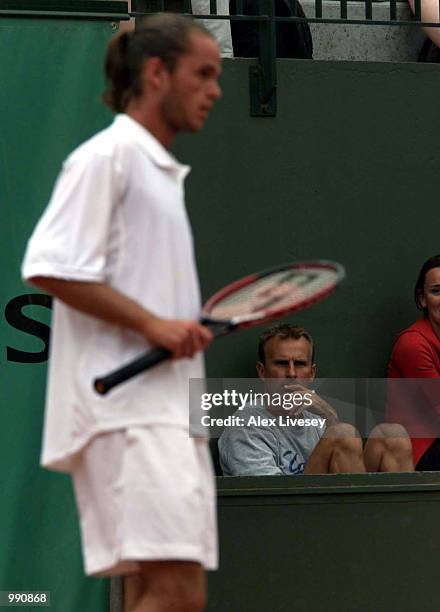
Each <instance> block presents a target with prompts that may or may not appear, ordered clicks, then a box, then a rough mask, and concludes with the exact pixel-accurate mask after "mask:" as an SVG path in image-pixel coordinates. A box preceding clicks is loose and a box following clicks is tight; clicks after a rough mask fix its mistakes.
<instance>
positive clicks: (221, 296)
mask: <svg viewBox="0 0 440 612" xmlns="http://www.w3.org/2000/svg"><path fill="white" fill-rule="evenodd" d="M344 276H345V271H344V268H343V267H342V266H341V265H340V264H337V263H335V262H332V261H312V262H297V263H292V264H287V265H284V266H279V267H277V268H272V269H270V270H265V271H263V272H257V273H256V274H251V275H249V276H246V277H244V278H242V279H240V280H237V281H235V282H234V283H231V284H230V285H227V286H226V287H224V288H223V289H221V290H220V291H218V292H217V293H215V294H214V295H213V296H212V297H211V298H210V299H209V300H208V301H207V302H206V304H205V306H204V307H203V310H202V313H201V318H200V321H201V323H202V324H203V325H206V326H207V327H208V328H209V329H210V330H211V331H212V333H213V334H214V337H219V336H225V335H226V334H230V333H232V332H234V331H238V330H240V329H245V328H248V327H255V326H257V325H261V324H263V323H267V322H268V321H273V320H274V319H279V318H281V317H284V316H286V315H288V314H292V313H294V312H298V311H299V310H304V309H305V308H308V307H309V306H312V305H313V304H316V303H317V302H320V301H321V300H324V299H325V298H327V297H328V296H329V295H330V294H331V293H333V291H334V290H335V289H336V287H337V285H338V284H339V283H340V282H341V281H342V279H343V278H344ZM170 355H171V352H170V351H168V350H166V349H163V348H160V347H158V348H156V349H153V350H152V351H149V352H147V353H144V354H143V355H141V356H140V357H138V358H137V359H135V360H133V361H131V362H130V363H128V364H126V365H124V366H122V367H121V368H118V369H117V370H114V371H113V372H110V373H109V374H107V375H106V376H103V377H101V378H97V379H95V381H94V383H93V384H94V387H95V390H96V391H97V392H98V393H99V394H101V395H105V394H106V393H108V392H109V391H110V390H111V389H113V387H116V386H117V385H120V384H121V383H123V382H125V381H127V380H129V379H130V378H133V376H136V375H137V374H140V373H141V372H144V371H145V370H148V369H149V368H151V367H153V366H155V365H157V364H158V363H160V362H162V361H164V360H165V359H168V358H169V357H170Z"/></svg>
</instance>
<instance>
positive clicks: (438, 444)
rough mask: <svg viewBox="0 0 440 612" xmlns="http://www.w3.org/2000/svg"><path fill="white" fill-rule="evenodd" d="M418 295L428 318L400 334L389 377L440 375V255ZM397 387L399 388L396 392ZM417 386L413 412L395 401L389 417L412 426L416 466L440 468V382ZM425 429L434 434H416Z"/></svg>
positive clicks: (425, 272) (423, 275)
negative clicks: (424, 435) (428, 435)
mask: <svg viewBox="0 0 440 612" xmlns="http://www.w3.org/2000/svg"><path fill="white" fill-rule="evenodd" d="M414 298H415V302H416V305H417V308H418V309H419V310H422V311H423V315H424V318H423V319H420V320H419V321H416V322H415V323H413V324H412V325H411V326H410V327H408V328H407V329H405V330H404V331H403V332H401V333H400V334H399V336H398V338H397V340H396V342H395V344H394V347H393V352H392V354H391V359H390V362H389V364H388V376H389V377H390V378H439V377H440V255H435V256H434V257H431V258H430V259H428V260H427V261H425V263H424V264H423V266H422V269H421V271H420V274H419V277H418V279H417V283H416V286H415V291H414ZM397 389H398V388H397V387H396V391H397ZM414 389H415V391H416V392H417V393H418V394H417V401H418V403H417V405H416V404H414V403H413V406H412V415H411V416H409V414H410V413H409V412H407V413H406V415H405V414H404V412H405V411H404V409H402V403H401V402H400V403H399V402H397V401H393V402H391V403H390V404H389V417H390V419H391V420H393V421H397V422H399V421H400V422H401V423H402V424H403V425H405V427H406V428H407V429H408V431H409V433H410V436H411V440H412V445H413V458H414V465H415V466H416V468H415V469H416V470H440V437H437V435H438V432H440V383H439V384H438V385H437V384H436V383H434V384H431V383H429V382H428V381H427V383H426V385H423V386H422V387H419V388H416V385H414ZM421 389H422V390H423V394H422V393H421V392H420V390H421ZM401 391H402V394H401V399H403V397H404V395H406V396H408V395H409V394H408V393H405V391H404V390H403V389H401ZM421 398H422V399H421ZM394 399H396V395H395V396H394ZM399 404H400V405H399ZM416 406H417V407H416ZM399 413H400V414H399ZM408 421H411V422H408ZM427 423H428V424H427ZM423 431H425V432H426V433H428V434H430V435H431V437H415V436H416V435H418V436H420V435H421V433H420V432H423ZM417 432H419V433H417Z"/></svg>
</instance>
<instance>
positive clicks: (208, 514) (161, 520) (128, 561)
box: [72, 425, 218, 576]
mask: <svg viewBox="0 0 440 612" xmlns="http://www.w3.org/2000/svg"><path fill="white" fill-rule="evenodd" d="M72 478H73V483H74V489H75V493H76V499H77V505H78V511H79V515H80V523H81V537H82V545H83V557H84V565H85V572H86V574H88V575H92V574H94V575H100V576H111V575H115V574H127V573H133V572H137V571H139V561H165V560H174V561H176V560H182V561H195V562H198V563H200V564H201V565H202V566H203V567H204V568H205V569H216V568H217V564H218V549H217V517H216V491H215V482H214V476H213V470H212V463H211V457H210V454H209V449H208V445H207V443H206V441H205V440H201V439H192V438H189V437H188V432H187V431H186V430H185V429H183V428H177V427H171V426H164V425H153V426H148V427H136V428H129V429H126V430H121V431H114V432H110V433H105V434H101V435H99V436H97V437H96V438H94V439H93V440H92V441H91V442H90V443H89V444H88V445H87V446H86V447H85V448H84V450H83V451H82V452H81V453H80V454H79V455H78V458H77V459H76V461H75V466H74V469H73V472H72Z"/></svg>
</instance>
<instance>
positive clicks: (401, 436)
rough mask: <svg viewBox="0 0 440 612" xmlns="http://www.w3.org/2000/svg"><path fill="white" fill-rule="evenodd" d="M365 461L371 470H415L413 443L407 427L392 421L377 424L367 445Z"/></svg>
mask: <svg viewBox="0 0 440 612" xmlns="http://www.w3.org/2000/svg"><path fill="white" fill-rule="evenodd" d="M364 461H365V466H366V468H367V470H368V471H369V472H413V471H414V462H413V456H412V445H411V440H410V438H409V436H408V433H407V431H406V429H405V428H404V427H402V425H397V424H391V423H382V424H381V425H377V426H376V427H375V428H374V429H373V430H372V432H371V434H370V437H369V438H368V441H367V443H366V445H365V451H364Z"/></svg>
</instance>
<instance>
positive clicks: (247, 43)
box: [229, 0, 313, 59]
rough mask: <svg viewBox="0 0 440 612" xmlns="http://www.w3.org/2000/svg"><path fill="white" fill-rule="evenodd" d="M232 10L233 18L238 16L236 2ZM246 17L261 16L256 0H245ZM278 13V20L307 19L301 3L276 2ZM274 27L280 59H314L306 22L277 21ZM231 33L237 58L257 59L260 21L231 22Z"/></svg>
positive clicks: (276, 0) (296, 0) (233, 2)
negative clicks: (288, 18) (279, 18)
mask: <svg viewBox="0 0 440 612" xmlns="http://www.w3.org/2000/svg"><path fill="white" fill-rule="evenodd" d="M229 7H230V12H231V15H236V14H237V3H236V0H231V1H230V3H229ZM243 14H245V15H258V14H259V10H258V2H257V1H256V0H243ZM275 14H276V16H278V17H289V16H297V17H305V14H304V11H303V9H302V6H301V4H300V3H299V2H298V0H275ZM275 28H276V55H277V57H296V58H304V59H311V58H312V56H313V43H312V35H311V33H310V28H309V24H308V23H307V22H294V21H292V22H285V21H283V22H278V23H277V24H276V26H275ZM231 31H232V43H233V47H234V56H235V57H257V56H258V22H257V21H232V22H231Z"/></svg>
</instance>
